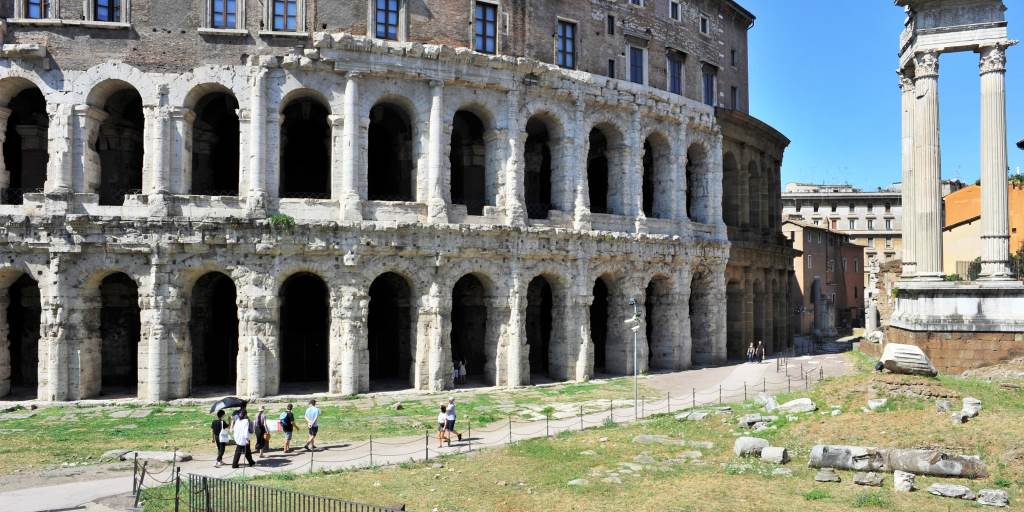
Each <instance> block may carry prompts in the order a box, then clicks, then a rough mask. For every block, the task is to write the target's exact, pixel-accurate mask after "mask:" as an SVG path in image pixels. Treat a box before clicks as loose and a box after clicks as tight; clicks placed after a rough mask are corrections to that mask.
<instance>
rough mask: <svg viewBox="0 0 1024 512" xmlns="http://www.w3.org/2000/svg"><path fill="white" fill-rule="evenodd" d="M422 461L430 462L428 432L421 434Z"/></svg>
mask: <svg viewBox="0 0 1024 512" xmlns="http://www.w3.org/2000/svg"><path fill="white" fill-rule="evenodd" d="M423 460H430V431H429V430H428V431H427V433H426V434H423Z"/></svg>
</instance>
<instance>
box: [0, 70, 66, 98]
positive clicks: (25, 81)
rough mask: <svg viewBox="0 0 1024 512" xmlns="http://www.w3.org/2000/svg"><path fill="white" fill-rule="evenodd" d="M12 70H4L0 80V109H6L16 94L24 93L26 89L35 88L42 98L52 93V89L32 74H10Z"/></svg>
mask: <svg viewBox="0 0 1024 512" xmlns="http://www.w3.org/2000/svg"><path fill="white" fill-rule="evenodd" d="M13 71H15V70H13V69H11V68H7V69H5V70H4V73H5V75H7V76H4V77H3V78H0V107H8V106H9V105H10V103H11V100H13V99H14V98H15V97H16V96H18V94H20V93H22V92H24V91H25V90H26V89H32V88H36V89H39V90H40V91H41V92H42V93H43V96H44V98H45V97H46V96H47V95H48V94H50V93H52V92H53V91H52V89H51V88H50V87H49V85H48V84H46V82H44V81H42V80H41V79H40V78H39V77H38V75H35V74H34V73H33V74H11V73H12V72H13Z"/></svg>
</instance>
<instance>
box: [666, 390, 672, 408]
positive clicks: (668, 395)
mask: <svg viewBox="0 0 1024 512" xmlns="http://www.w3.org/2000/svg"><path fill="white" fill-rule="evenodd" d="M665 412H672V393H665Z"/></svg>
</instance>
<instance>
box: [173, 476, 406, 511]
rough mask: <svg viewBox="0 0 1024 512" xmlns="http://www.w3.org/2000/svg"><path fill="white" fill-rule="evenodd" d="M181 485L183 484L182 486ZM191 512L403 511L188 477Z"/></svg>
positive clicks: (201, 477) (206, 477)
mask: <svg viewBox="0 0 1024 512" xmlns="http://www.w3.org/2000/svg"><path fill="white" fill-rule="evenodd" d="M179 485H180V484H179ZM187 503H188V507H189V508H188V510H190V511H194V512H200V511H202V512H306V511H309V512H398V511H401V510H404V507H403V508H391V507H382V506H377V505H365V504H362V503H355V502H351V501H345V500H341V499H337V498H327V497H324V496H313V495H311V494H303V493H301V492H295V491H287V490H283V489H275V488H273V487H264V486H261V485H252V484H249V483H245V482H242V481H238V480H225V479H223V478H213V477H209V476H203V475H193V474H190V475H188V500H187Z"/></svg>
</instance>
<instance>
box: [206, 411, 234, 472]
mask: <svg viewBox="0 0 1024 512" xmlns="http://www.w3.org/2000/svg"><path fill="white" fill-rule="evenodd" d="M210 430H212V431H213V444H215V445H217V462H216V463H215V464H214V465H213V467H215V468H219V467H220V466H221V464H224V447H226V446H227V445H228V441H230V440H231V429H230V427H229V426H228V422H227V421H225V420H224V409H221V410H219V411H217V419H215V420H213V423H212V424H210Z"/></svg>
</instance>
